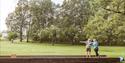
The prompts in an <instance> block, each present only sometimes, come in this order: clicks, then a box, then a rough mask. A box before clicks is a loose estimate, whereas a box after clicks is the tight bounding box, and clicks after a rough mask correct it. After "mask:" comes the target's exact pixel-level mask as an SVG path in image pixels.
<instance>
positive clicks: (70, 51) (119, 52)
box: [0, 41, 125, 57]
mask: <svg viewBox="0 0 125 63" xmlns="http://www.w3.org/2000/svg"><path fill="white" fill-rule="evenodd" d="M99 52H100V55H107V56H109V57H120V56H122V57H125V47H109V46H100V50H99ZM11 54H16V55H85V46H82V45H77V46H76V45H74V46H73V45H70V44H68V45H67V44H55V46H52V45H51V44H47V43H26V42H22V43H20V42H16V43H11V42H9V41H1V42H0V55H11ZM92 54H94V51H92Z"/></svg>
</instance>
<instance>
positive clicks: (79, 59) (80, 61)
mask: <svg viewBox="0 0 125 63" xmlns="http://www.w3.org/2000/svg"><path fill="white" fill-rule="evenodd" d="M119 62H120V59H119V58H111V57H107V56H106V55H100V56H99V57H96V56H94V55H92V56H91V57H86V56H85V55H83V56H81V55H66V56H64V55H49V56H48V55H42V56H40V55H38V56H37V55H32V56H16V57H14V58H13V57H10V56H0V63H119Z"/></svg>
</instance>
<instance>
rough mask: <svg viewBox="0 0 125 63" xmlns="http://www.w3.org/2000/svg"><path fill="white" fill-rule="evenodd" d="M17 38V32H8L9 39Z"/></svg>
mask: <svg viewBox="0 0 125 63" xmlns="http://www.w3.org/2000/svg"><path fill="white" fill-rule="evenodd" d="M16 38H17V34H16V33H15V32H9V33H8V39H9V41H11V40H14V39H16Z"/></svg>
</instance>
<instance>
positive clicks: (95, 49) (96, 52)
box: [92, 39, 99, 56]
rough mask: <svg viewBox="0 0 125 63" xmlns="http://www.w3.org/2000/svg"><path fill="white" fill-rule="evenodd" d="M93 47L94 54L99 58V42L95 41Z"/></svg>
mask: <svg viewBox="0 0 125 63" xmlns="http://www.w3.org/2000/svg"><path fill="white" fill-rule="evenodd" d="M92 46H93V48H94V52H95V54H96V56H99V53H98V51H99V47H98V46H99V44H98V41H97V40H96V39H93V43H92Z"/></svg>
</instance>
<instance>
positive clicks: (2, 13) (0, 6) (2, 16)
mask: <svg viewBox="0 0 125 63" xmlns="http://www.w3.org/2000/svg"><path fill="white" fill-rule="evenodd" d="M52 1H53V2H55V3H56V4H62V3H63V0H52ZM17 2H18V0H0V32H2V31H4V30H7V26H6V24H5V20H6V17H7V16H8V14H9V13H11V12H13V11H14V10H15V7H16V4H17Z"/></svg>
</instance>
